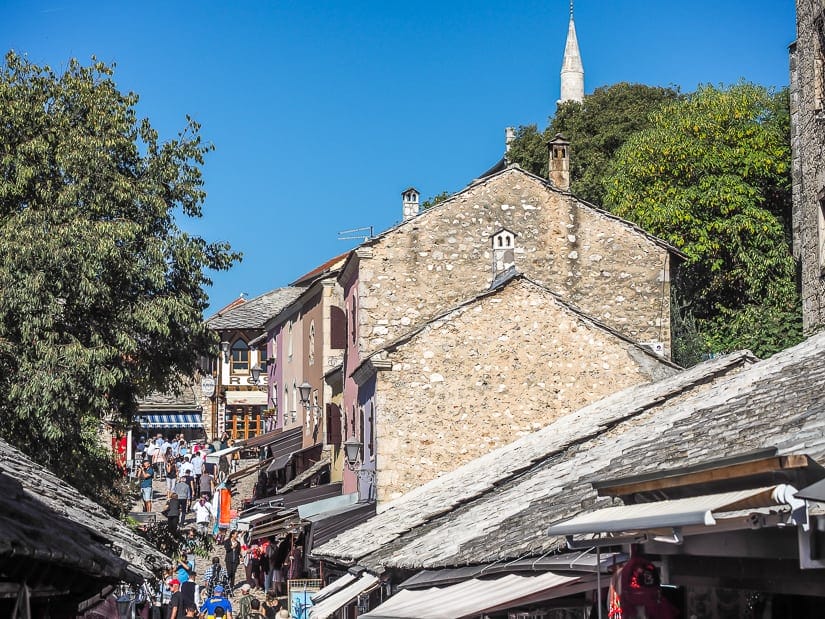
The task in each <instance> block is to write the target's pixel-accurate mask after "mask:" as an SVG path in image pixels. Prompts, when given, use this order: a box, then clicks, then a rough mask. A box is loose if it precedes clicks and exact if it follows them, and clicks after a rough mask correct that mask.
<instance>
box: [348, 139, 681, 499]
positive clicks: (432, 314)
mask: <svg viewBox="0 0 825 619" xmlns="http://www.w3.org/2000/svg"><path fill="white" fill-rule="evenodd" d="M550 147H551V148H550V159H549V164H548V165H549V167H550V177H551V179H552V180H551V181H547V180H545V179H542V178H540V177H537V176H534V175H532V174H530V173H527V172H525V171H524V170H522V169H521V168H519V167H518V166H516V165H512V166H506V165H501V166H497V167H494V168H493V169H492V171H490V172H488V173H485V175H484V176H482V177H481V178H480V179H477V180H476V181H474V182H473V183H471V184H470V185H469V186H468V187H467V188H466V189H464V190H463V191H461V192H459V193H457V194H455V195H453V196H452V197H451V198H449V199H447V200H445V201H444V202H442V203H440V204H438V205H437V206H435V207H433V208H430V209H428V210H425V211H423V212H420V213H418V214H415V212H416V211H417V210H418V209H416V208H411V207H410V205H409V204H408V202H409V196H408V192H405V194H404V196H403V198H404V199H403V206H404V215H405V218H404V220H403V221H402V222H401V223H400V224H399V225H397V226H396V227H394V228H392V229H390V230H388V231H386V232H384V233H382V234H380V235H379V236H377V237H375V238H372V239H370V240H368V241H366V242H365V243H363V244H362V245H361V246H360V247H359V248H358V249H356V250H355V251H354V252H352V253H351V254H350V256H349V258H348V260H347V261H346V263H345V265H344V266H343V268H342V271H341V274H340V276H339V282H340V284H341V286H342V288H343V292H344V308H345V311H346V318H347V335H346V339H347V348H346V350H345V355H344V364H343V370H344V371H343V378H344V398H343V404H344V407H343V411H342V413H343V424H342V439H343V440H344V441H347V440H356V441H358V442H359V443H361V444H362V452H361V462H360V463H359V467H360V472H361V475H360V476H358V479H357V488H358V491H359V492H360V493H361V495H362V496H368V497H374V496H376V495H377V496H378V497H379V498H386V497H389V496H391V495H394V494H397V493H400V492H403V491H404V490H405V489H408V488H410V487H413V486H415V485H417V484H418V483H420V482H421V481H423V480H425V479H428V478H430V477H431V476H433V475H435V474H437V473H439V472H443V471H445V470H449V469H452V468H454V466H456V465H457V464H458V463H459V462H460V461H464V460H461V459H462V458H465V457H466V458H467V459H469V458H471V457H475V456H477V455H480V453H483V452H485V451H489V450H490V449H492V448H494V446H497V445H502V444H505V443H507V442H509V441H511V440H513V439H515V438H516V437H518V436H519V435H520V434H521V433H524V432H528V431H530V430H531V429H535V428H537V427H541V426H542V425H544V424H545V423H546V422H547V421H548V420H549V419H553V418H555V416H556V415H557V414H559V412H560V411H565V410H569V407H570V406H574V405H576V404H582V403H584V402H585V401H590V399H589V398H590V397H600V396H603V395H607V394H608V393H610V392H612V391H615V390H616V389H621V388H623V387H625V386H628V385H630V384H636V383H639V382H645V381H647V380H651V378H652V375H651V374H650V373H649V372H647V373H646V371H645V370H643V369H642V368H641V367H640V366H639V365H634V363H636V362H633V363H630V361H628V359H627V358H626V355H627V353H626V352H625V353H622V354H623V355H625V359H624V361H622V364H623V365H622V367H623V368H629V369H628V371H627V373H618V374H617V375H616V376H613V377H609V375H611V374H614V373H615V372H616V367H615V364H614V361H615V360H613V361H604V362H603V363H597V364H596V365H595V366H594V365H593V363H594V361H593V358H590V357H588V355H591V353H592V354H601V353H596V350H597V349H598V347H599V346H602V345H603V342H602V340H603V338H604V337H606V336H604V333H605V332H607V331H609V332H611V335H610V338H614V339H615V338H626V339H627V340H629V341H631V342H633V343H639V342H642V343H647V345H648V346H649V348H651V349H654V350H656V351H657V352H659V353H660V354H662V355H663V357H664V358H665V359H666V358H667V357H668V355H669V351H670V307H669V299H670V269H671V262H672V260H673V259H674V256H676V255H678V252H676V250H674V249H673V248H671V247H669V246H668V245H666V244H665V243H664V242H662V241H660V240H659V239H656V238H655V237H652V236H650V235H648V234H646V233H645V232H643V231H642V230H640V229H639V228H637V227H635V226H633V225H632V224H630V223H628V222H626V221H623V220H621V219H619V218H617V217H615V216H613V215H610V214H609V213H606V212H604V211H601V210H599V209H597V208H595V207H593V206H592V205H590V204H587V203H585V202H582V201H581V200H579V199H577V198H576V197H575V196H573V195H571V194H570V193H569V192H568V191H567V188H568V185H569V143H568V142H567V141H566V140H564V139H563V138H562V137H561V136H557V138H556V139H555V140H553V142H552V143H551V144H550ZM511 272H517V273H520V274H523V275H524V276H525V277H526V278H528V279H529V280H530V281H531V282H533V286H538V289H536V290H533V291H532V293H531V294H532V296H533V297H541V298H544V299H545V301H544V306H545V307H547V308H553V309H552V310H551V309H547V310H546V311H547V312H548V314H547V316H542V317H540V318H539V317H536V318H534V320H535V322H536V324H538V325H541V326H540V327H536V329H533V328H530V327H528V326H527V325H526V324H519V323H514V322H513V317H512V316H511V315H510V314H508V313H507V312H506V310H502V309H501V307H502V306H501V305H499V303H500V300H497V299H489V300H485V301H478V303H479V305H478V307H477V308H476V309H475V310H474V311H473V313H470V314H467V315H466V316H464V317H462V318H461V319H460V320H458V323H459V324H461V325H462V328H461V329H460V330H459V331H457V332H456V334H455V337H453V338H447V339H445V340H444V341H443V342H441V343H438V344H432V345H431V348H429V349H428V351H429V352H428V353H427V354H428V355H430V356H429V357H424V356H423V355H424V351H423V350H422V351H418V352H416V353H415V354H417V355H419V357H417V358H418V359H419V360H418V361H416V362H415V363H413V362H411V361H398V362H397V363H396V361H395V357H393V355H395V356H396V357H397V356H399V355H400V356H402V357H403V355H404V351H407V350H412V349H415V346H417V345H419V344H416V345H415V346H412V348H410V347H404V348H403V350H397V351H394V352H393V354H392V355H390V357H393V358H392V359H387V360H382V358H381V355H380V354H378V355H377V354H376V353H379V351H383V352H382V354H383V353H386V350H385V349H387V347H390V346H396V343H397V342H398V341H401V340H405V339H406V338H409V337H411V335H410V334H411V333H413V332H415V333H416V335H415V338H414V339H415V341H416V342H418V343H421V344H420V345H422V346H423V345H424V344H423V343H422V342H424V340H425V339H426V338H425V336H424V335H423V333H421V332H419V330H420V329H421V328H422V325H430V326H429V327H427V328H428V329H431V328H432V329H435V327H433V326H432V325H435V324H439V325H440V324H441V322H440V319H438V317H440V316H442V314H443V313H444V312H445V311H447V310H451V309H452V308H456V307H458V306H459V305H461V304H464V303H466V302H467V300H468V299H473V298H475V297H476V296H477V295H486V294H487V293H488V291H489V290H490V288H491V284H492V283H493V282H498V283H500V280H501V278H502V277H506V274H507V273H511ZM516 288H517V289H518V290H520V291H521V292H522V293H523V294H524V295H526V296H530V295H527V293H526V292H525V289H524V288H523V287H521V286H516ZM514 294H515V293H514V292H512V291H511V290H506V291H503V292H501V295H502V297H507V298H510V297H511V296H513V295H514ZM550 297H553V299H552V300H551V299H550ZM534 300H535V299H534ZM556 300H559V302H563V303H565V304H567V306H569V307H570V308H574V309H571V311H575V312H577V313H578V314H577V315H581V316H582V317H583V319H586V320H587V321H589V323H590V324H599V325H603V326H601V327H600V329H604V330H606V331H603V330H597V331H598V333H599V337H596V338H595V339H594V340H593V341H592V342H590V343H588V345H587V346H586V347H585V348H582V349H579V348H578V347H572V348H570V349H569V350H567V349H565V352H564V356H566V357H569V358H566V359H565V360H564V362H562V360H561V358H560V357H559V358H556V359H552V360H551V359H550V357H547V356H546V355H548V354H549V353H548V352H547V351H545V350H544V349H543V347H544V346H549V345H550V343H551V342H553V341H558V340H559V338H561V339H562V340H565V341H567V342H568V344H570V345H571V346H572V343H571V341H570V340H569V334H567V333H563V332H562V331H561V329H562V327H560V324H562V323H565V324H566V322H565V321H562V322H559V321H560V320H561V319H560V318H559V315H558V311H560V310H558V309H557V308H558V304H557V301H556ZM529 302H530V301H527V300H525V299H520V300H512V303H514V307H516V306H520V305H519V304H520V303H529ZM504 305H506V303H505V304H504ZM536 307H538V305H537V306H536ZM539 311H545V310H544V309H542V310H536V313H538V312H539ZM502 312H503V313H502ZM479 313H480V314H486V315H480V314H479ZM518 313H519V315H522V316H526V315H527V314H528V313H529V310H527V309H526V308H524V307H521V309H520V310H519V312H518ZM551 316H552V319H549V317H551ZM470 317H472V318H473V319H472V320H469V318H470ZM524 320H526V318H525V319H524ZM433 321H435V322H433ZM528 324H529V325H532V324H533V323H532V322H530V323H528ZM577 328H578V327H577ZM511 329H512V330H511ZM436 331H437V333H436V335H437V336H438V337H445V338H446V336H445V335H444V334H445V333H446V332H447V331H446V329H445V330H438V329H436ZM428 332H429V331H428ZM581 333H584V331H581ZM538 334H541V336H542V337H544V338H546V341H545V342H540V341H538V340H539V335H538ZM499 337H502V338H506V339H507V341H508V343H506V344H503V345H496V342H497V341H498V340H497V338H499ZM487 339H491V340H492V341H490V342H487V341H486V340H487ZM482 343H484V346H481V344H482ZM621 346H623V347H625V348H623V350H624V349H626V346H627V342H625V341H622V343H621ZM634 349H635V347H634ZM473 350H478V351H481V350H483V351H484V352H477V353H475V354H476V355H477V356H476V357H473V354H472V351H473ZM528 351H529V352H528ZM617 354H618V353H617ZM543 355H544V356H543ZM559 355H560V356H561V353H559ZM531 357H535V358H541V359H543V360H544V361H547V362H551V363H552V365H551V366H547V367H544V368H536V367H533V366H534V365H535V364H534V363H533V362H532V361H531V360H530V359H531ZM425 358H426V359H428V361H427V362H426V363H425V365H426V366H427V367H430V370H425V369H424V367H423V366H420V359H425ZM638 358H640V357H639V356H638V355H637V360H638ZM519 359H521V361H518V360H519ZM627 363H630V366H627V365H626V364H627ZM406 365H410V370H409V371H404V370H403V369H402V368H404V367H405V366H406ZM479 365H480V366H481V367H482V368H483V367H487V366H490V367H491V368H492V367H498V368H500V370H496V371H492V372H491V376H490V377H489V378H490V380H491V381H492V383H495V384H496V385H497V386H502V385H503V388H504V391H503V392H502V394H499V395H498V400H497V399H496V394H495V393H487V389H488V388H487V387H485V388H484V389H482V390H480V391H479V389H478V387H477V383H478V382H479V381H482V382H483V380H484V379H483V378H482V377H481V376H480V375H478V374H479V371H478V370H477V367H478V366H479ZM605 365H607V366H608V367H607V368H605V367H604V366H605ZM515 366H518V368H520V369H518V370H514V369H513V368H514V367H515ZM436 367H437V368H440V369H434V368H436ZM389 368H391V369H392V370H393V371H392V372H390V373H389V374H387V375H386V376H385V375H383V374H380V373H379V374H376V372H379V371H380V370H384V369H389ZM504 368H506V369H504ZM396 370H397V371H396ZM481 374H484V372H483V371H482V372H481ZM493 374H495V375H496V376H492V375H493ZM498 374H506V375H507V376H506V380H505V379H501V378H500V377H498ZM531 374H534V375H536V376H540V377H541V378H540V379H538V380H536V381H528V382H527V383H521V382H518V381H519V380H521V379H522V378H524V377H526V376H529V375H531ZM437 375H440V376H442V377H443V376H448V375H449V376H452V377H453V378H452V380H450V381H444V382H449V385H450V388H449V389H446V390H444V388H445V385H443V384H437V383H440V382H441V381H439V380H437V379H432V377H433V376H437ZM422 377H423V378H422ZM511 381H516V382H511ZM492 383H491V384H492ZM539 383H541V386H539ZM574 385H575V386H574ZM556 387H558V389H559V391H555V390H554V389H555V388H556ZM496 388H498V387H496ZM490 389H492V388H490ZM442 390H444V392H443V393H442ZM591 390H592V393H589V392H590V391H591ZM436 392H437V393H438V395H434V394H435V393H436ZM482 392H483V393H484V395H483V397H482ZM560 393H561V395H559V394H560ZM574 394H575V395H574ZM577 398H578V399H577ZM525 402H531V404H530V405H529V406H525V405H524V403H525ZM441 406H447V407H450V408H449V411H448V412H449V413H450V415H452V414H453V413H455V412H456V411H461V412H460V413H459V414H458V416H457V419H458V422H457V423H455V424H453V425H451V427H450V430H449V433H447V434H443V433H440V431H439V430H437V429H434V428H436V427H437V426H438V424H439V423H441V420H440V419H433V416H436V417H437V416H439V415H442V414H443V411H441V409H440V407H441ZM452 407H456V408H455V409H453V408H452ZM481 410H483V411H484V414H481V413H480V411H481ZM508 411H510V412H511V413H512V414H513V415H514V421H512V422H511V423H508V424H506V426H505V427H497V426H496V423H495V421H496V420H494V419H492V418H491V417H488V416H487V415H488V414H489V415H494V414H500V415H502V416H503V417H502V419H506V418H507V415H508V414H509V413H508ZM462 415H466V420H462V419H461V418H462ZM447 418H449V419H454V418H453V417H452V416H449V417H447ZM395 424H400V425H399V427H398V428H396V429H392V426H394V425H395ZM416 425H419V426H420V427H418V428H416V427H414V426H416ZM405 433H406V437H405ZM448 434H449V436H448ZM419 435H422V436H423V435H425V436H428V437H430V438H427V439H426V440H429V441H431V442H430V443H429V444H427V443H423V444H422V443H421V441H420V436H419ZM410 436H412V437H413V438H409V437H410ZM392 437H395V438H392ZM485 437H486V438H485ZM385 439H386V440H387V443H386V444H384V443H383V441H384V440H385ZM395 439H398V440H395ZM445 444H446V445H448V447H445V446H444V445H445ZM414 452H415V453H419V452H420V453H419V455H417V456H414ZM439 452H442V453H446V454H448V455H449V457H448V458H446V459H445V458H442V457H441V456H438V453H439ZM376 458H377V459H376ZM415 458H417V460H414V459H415ZM413 460H414V461H415V462H418V465H415V466H410V465H411V464H412V462H413ZM422 461H423V462H422ZM399 466H400V467H401V469H403V471H402V470H399V469H398V468H397V467H399ZM382 471H383V477H382ZM375 478H377V483H374V482H375ZM344 485H345V487H346V488H347V489H349V490H354V489H355V487H356V480H355V479H354V477H352V478H351V479H348V476H347V472H346V471H345V472H344ZM376 486H377V490H376Z"/></svg>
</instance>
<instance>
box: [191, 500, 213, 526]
mask: <svg viewBox="0 0 825 619" xmlns="http://www.w3.org/2000/svg"><path fill="white" fill-rule="evenodd" d="M192 509H193V510H194V511H195V526H196V527H197V529H198V532H199V533H203V534H205V533H208V532H209V525H210V524H211V523H212V517H213V516H214V514H213V513H212V503H210V502H209V501H208V500H206V497H205V496H203V495H201V498H199V499H198V500H197V501H195V505H194V506H193V507H192Z"/></svg>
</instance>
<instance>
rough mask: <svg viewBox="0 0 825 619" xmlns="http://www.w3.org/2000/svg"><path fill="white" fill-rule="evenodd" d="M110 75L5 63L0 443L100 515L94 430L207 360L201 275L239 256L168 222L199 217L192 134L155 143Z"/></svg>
mask: <svg viewBox="0 0 825 619" xmlns="http://www.w3.org/2000/svg"><path fill="white" fill-rule="evenodd" d="M112 75H113V71H112V68H111V67H108V66H106V65H105V64H103V63H101V62H98V61H96V60H94V59H93V60H92V63H91V64H90V65H89V66H83V65H81V64H80V63H79V62H77V61H75V60H72V61H71V62H70V63H69V65H68V67H67V69H66V70H65V71H64V72H63V73H62V74H56V73H54V72H53V71H52V70H51V69H50V68H49V67H40V66H37V65H34V64H32V63H30V62H28V61H27V60H26V59H24V58H21V57H20V56H18V55H16V54H14V53H9V54H8V55H7V56H6V59H5V65H4V66H2V67H1V68H0V365H1V366H2V367H0V381H2V384H0V414H2V417H3V423H2V424H0V435H2V436H3V438H5V439H6V440H8V441H10V442H11V443H13V444H14V445H16V446H18V447H19V448H21V449H22V450H23V451H24V452H26V453H27V454H29V455H30V456H32V457H33V458H34V459H36V460H37V461H39V462H41V463H43V464H45V465H46V466H48V467H50V468H52V469H53V470H55V472H57V473H58V474H60V475H62V476H63V477H64V478H65V479H67V480H68V481H70V482H71V483H73V484H75V485H76V486H78V487H79V488H80V489H81V490H83V491H84V492H86V493H87V494H89V495H90V496H92V497H93V498H96V499H98V500H101V499H103V500H104V503H108V504H109V505H110V506H113V505H114V504H115V502H116V501H115V498H116V497H114V496H111V497H109V495H111V494H112V488H113V485H112V480H113V479H114V478H115V475H116V473H115V469H114V467H113V465H112V463H111V460H110V458H109V456H108V451H107V450H106V449H105V448H103V447H102V445H101V444H100V429H101V422H102V420H103V419H104V418H112V419H114V421H115V422H117V421H124V420H125V418H126V417H127V416H128V415H129V414H130V413H131V412H133V410H134V406H135V401H136V398H138V397H140V396H142V395H145V394H146V393H148V392H149V391H151V390H154V389H166V388H168V387H170V385H171V384H172V383H173V381H174V380H175V376H177V375H179V374H184V375H188V374H191V373H192V372H193V370H194V368H195V364H196V360H197V356H198V355H199V354H207V353H209V352H210V351H211V349H212V347H213V346H214V342H213V341H212V337H211V336H210V334H209V332H208V330H207V329H206V327H205V325H204V324H203V321H202V312H203V310H204V309H205V308H206V306H207V303H208V300H207V296H206V293H205V290H204V287H205V286H206V285H208V284H210V283H211V282H210V281H209V279H208V277H207V274H206V272H207V270H210V269H227V268H229V267H230V265H231V264H232V263H233V262H235V261H236V260H237V259H239V258H240V256H239V255H238V254H235V253H233V252H232V251H231V249H230V248H229V247H228V245H226V244H225V243H208V242H206V241H205V240H203V239H202V238H200V237H197V236H192V235H189V234H187V233H185V232H184V231H182V230H181V229H179V228H178V226H177V224H176V221H175V214H176V213H179V214H182V215H184V216H187V217H195V218H197V217H200V216H201V215H202V211H201V205H202V203H203V200H204V197H205V193H204V191H203V180H202V176H201V166H202V164H203V156H204V154H205V153H206V152H207V151H209V150H210V149H211V147H210V146H207V145H204V144H203V143H202V141H201V138H200V135H199V126H198V124H197V123H196V122H194V121H193V120H191V119H189V118H187V124H186V127H185V129H184V130H183V131H182V132H181V133H180V134H179V135H178V136H177V138H175V139H172V140H168V141H161V140H160V139H159V137H158V133H157V132H156V131H155V130H154V129H153V128H152V126H151V125H150V123H149V121H148V120H146V119H142V120H139V119H138V118H137V115H136V112H135V105H136V103H137V101H138V97H137V95H135V94H133V93H128V94H123V93H121V92H120V91H119V90H118V88H117V87H116V85H115V83H114V81H113V79H112ZM107 497H109V498H111V499H112V500H110V501H107V500H106V499H107Z"/></svg>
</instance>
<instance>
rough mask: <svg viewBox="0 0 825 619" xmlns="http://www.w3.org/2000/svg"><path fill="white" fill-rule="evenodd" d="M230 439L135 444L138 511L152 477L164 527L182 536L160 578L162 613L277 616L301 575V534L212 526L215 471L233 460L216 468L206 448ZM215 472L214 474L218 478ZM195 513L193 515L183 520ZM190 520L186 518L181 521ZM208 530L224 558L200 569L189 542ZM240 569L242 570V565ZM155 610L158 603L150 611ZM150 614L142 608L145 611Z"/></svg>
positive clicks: (175, 616)
mask: <svg viewBox="0 0 825 619" xmlns="http://www.w3.org/2000/svg"><path fill="white" fill-rule="evenodd" d="M229 446H231V444H230V441H229V440H228V437H226V436H224V437H223V439H222V440H221V441H215V442H214V443H205V442H198V441H194V442H189V441H186V440H185V439H184V437H183V436H182V435H178V436H175V437H170V438H166V437H164V436H162V435H158V436H157V437H155V438H153V439H150V440H145V439H143V438H142V437H141V438H139V439H138V441H137V443H136V445H135V455H136V461H137V462H140V465H139V467H138V470H137V474H136V476H137V478H138V482H139V485H140V488H141V499H142V502H143V511H144V512H152V511H153V499H154V497H155V494H156V493H157V491H156V490H155V488H156V484H157V483H158V482H160V481H162V482H163V488H164V491H165V495H166V496H165V500H166V504H165V508H164V509H163V510H162V514H163V515H164V516H165V518H166V522H167V526H168V530H169V532H170V533H171V534H172V535H174V536H175V537H176V538H178V539H181V548H182V549H183V553H182V554H181V556H180V557H179V558H178V561H177V564H176V565H175V566H171V567H170V569H169V570H168V572H167V573H166V574H165V575H164V578H163V579H162V581H161V590H160V592H159V595H158V602H159V614H160V617H161V619H181V618H183V617H199V618H200V619H215V618H217V617H228V618H229V619H282V618H285V617H286V618H288V617H289V616H290V615H289V611H288V610H287V609H285V608H282V598H281V596H282V595H284V594H285V593H286V591H285V582H286V581H287V580H288V579H294V578H299V577H301V576H302V565H303V560H302V559H303V557H302V553H301V548H302V542H303V540H302V539H301V537H300V536H299V535H292V534H290V535H287V536H286V537H282V538H274V537H273V538H268V539H260V540H253V539H250V538H249V535H248V533H242V532H239V531H238V530H237V529H234V526H225V525H222V526H220V527H219V526H218V523H217V519H218V514H217V513H216V508H215V507H214V505H215V502H214V501H213V498H214V496H215V494H216V492H218V489H219V487H220V486H221V484H220V483H219V481H218V480H219V479H223V478H225V473H228V472H231V471H232V469H233V468H234V466H233V464H230V467H229V469H228V470H226V471H224V470H220V469H219V466H218V465H217V464H215V463H213V462H209V461H208V459H207V457H206V456H207V455H208V454H210V453H213V452H215V451H219V450H221V449H225V448H226V447H229ZM216 478H217V479H216ZM191 515H193V516H194V522H191V521H188V518H189V516H191ZM187 525H191V526H187ZM204 537H208V538H209V539H210V540H211V542H212V543H213V544H217V545H218V547H219V548H220V547H222V548H223V562H222V561H221V557H220V556H214V557H212V559H211V562H210V563H209V565H208V567H207V568H206V569H205V570H204V572H203V574H201V575H198V574H197V572H196V570H195V550H196V548H197V547H198V545H199V544H202V540H203V538H204ZM241 569H242V571H241ZM155 612H158V611H155ZM149 617H151V619H154V616H152V615H148V616H147V619H149Z"/></svg>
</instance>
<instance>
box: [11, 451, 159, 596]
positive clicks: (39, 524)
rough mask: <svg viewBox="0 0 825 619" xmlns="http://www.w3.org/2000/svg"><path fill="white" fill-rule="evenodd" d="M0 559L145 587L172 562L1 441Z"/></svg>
mask: <svg viewBox="0 0 825 619" xmlns="http://www.w3.org/2000/svg"><path fill="white" fill-rule="evenodd" d="M0 487H2V488H3V493H2V497H3V499H2V500H3V501H4V503H3V507H2V513H3V515H4V517H3V518H2V521H1V522H0V555H6V556H14V557H15V558H16V560H17V561H22V560H32V561H33V562H34V563H35V564H40V563H41V562H46V563H52V564H53V565H56V566H59V568H58V569H67V570H71V571H73V572H77V573H78V574H82V575H85V578H91V579H96V580H97V579H99V580H102V581H104V582H112V583H114V582H117V581H118V580H127V581H129V582H141V581H142V580H143V579H144V578H149V577H152V575H153V573H158V574H159V573H160V572H161V571H162V568H163V566H164V565H165V564H167V563H169V561H170V559H169V558H168V557H165V556H163V555H162V554H160V553H159V552H158V551H157V550H155V549H154V548H153V547H152V545H151V544H149V543H148V542H147V541H146V540H145V539H143V538H142V537H140V536H138V535H137V534H136V533H134V532H133V531H132V530H131V529H130V528H129V527H128V526H126V525H125V524H124V523H122V522H121V521H119V520H117V519H115V518H112V517H111V516H109V514H107V513H106V511H105V510H104V509H103V508H102V507H101V506H100V505H98V504H97V503H95V502H94V501H92V500H91V499H88V498H86V497H85V496H83V495H82V494H80V493H79V492H78V491H77V490H76V489H74V488H73V487H71V486H70V485H69V484H67V483H66V482H64V481H63V480H61V479H59V478H58V477H57V476H55V474H54V473H52V472H51V471H49V470H48V469H46V468H44V467H42V466H40V465H39V464H36V463H34V462H33V461H31V460H30V459H29V458H27V457H26V456H25V455H24V454H23V453H22V452H20V451H18V450H17V449H15V448H14V447H12V446H11V445H9V444H8V443H7V442H5V441H4V440H2V439H0Z"/></svg>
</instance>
